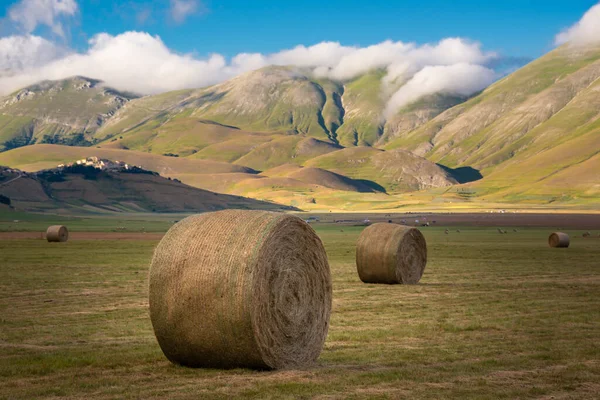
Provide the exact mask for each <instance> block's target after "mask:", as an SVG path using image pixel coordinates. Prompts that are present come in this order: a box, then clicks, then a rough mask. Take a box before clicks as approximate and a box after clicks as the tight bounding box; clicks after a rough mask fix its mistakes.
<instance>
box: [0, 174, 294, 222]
mask: <svg viewBox="0 0 600 400" xmlns="http://www.w3.org/2000/svg"><path fill="white" fill-rule="evenodd" d="M0 195H2V196H4V197H6V198H9V199H10V202H11V205H12V206H13V207H15V208H17V209H19V210H26V211H38V212H39V211H55V210H57V209H61V210H63V211H64V210H68V211H77V212H204V211H215V210H221V209H226V208H240V209H261V210H283V209H289V207H283V206H280V205H277V204H273V203H268V202H264V201H258V200H253V199H247V198H244V197H239V196H231V195H224V194H217V193H213V192H209V191H206V190H202V189H197V188H193V187H190V186H187V185H185V184H182V183H180V182H178V181H175V180H171V179H166V178H163V177H161V176H159V175H158V174H156V173H152V172H150V171H144V170H133V171H128V172H125V171H123V172H115V171H100V170H97V169H94V168H92V167H76V168H75V167H74V168H72V169H68V170H64V171H60V170H56V169H55V170H46V171H43V172H39V173H35V174H31V173H24V172H21V171H18V170H5V169H1V168H0Z"/></svg>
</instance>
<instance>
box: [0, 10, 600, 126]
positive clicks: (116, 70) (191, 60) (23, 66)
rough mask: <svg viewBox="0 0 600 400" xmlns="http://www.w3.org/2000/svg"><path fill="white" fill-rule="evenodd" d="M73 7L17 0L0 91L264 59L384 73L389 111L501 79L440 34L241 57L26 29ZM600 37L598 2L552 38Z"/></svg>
mask: <svg viewBox="0 0 600 400" xmlns="http://www.w3.org/2000/svg"><path fill="white" fill-rule="evenodd" d="M171 6H172V8H171V13H172V17H173V19H175V20H180V21H183V20H184V19H185V18H186V17H187V16H188V15H190V13H194V12H198V11H199V7H200V6H201V3H200V2H199V1H197V0H171ZM77 12H78V4H77V2H76V1H75V0H21V1H20V2H19V3H17V4H16V5H14V6H12V7H11V8H9V10H8V17H9V18H10V20H11V21H13V23H14V24H16V25H17V26H18V27H20V30H21V31H24V32H25V34H23V35H14V36H9V37H4V38H0V94H2V95H3V94H8V93H10V92H12V91H14V90H17V89H19V88H22V87H24V86H27V85H30V84H32V83H35V82H38V81H40V80H44V79H52V80H55V79H64V78H67V77H71V76H74V75H83V76H87V77H90V78H95V79H101V80H103V81H105V82H106V84H107V85H109V86H112V87H115V88H117V89H120V90H127V91H132V92H136V93H140V94H156V93H161V92H165V91H170V90H177V89H184V88H198V87H203V86H208V85H213V84H216V83H219V82H222V81H224V80H227V79H230V78H232V77H235V76H237V75H240V74H242V73H245V72H248V71H252V70H256V69H259V68H262V67H266V66H269V65H293V66H297V67H299V68H304V69H306V70H308V71H310V72H312V73H313V74H314V75H315V76H317V77H327V78H331V79H335V80H340V81H346V80H349V79H352V78H354V77H357V76H359V75H361V74H363V73H365V72H367V71H370V70H373V69H376V68H378V69H383V70H385V77H384V80H383V83H384V85H383V90H382V97H384V99H385V100H386V101H387V107H386V110H385V115H386V117H389V116H390V115H391V114H393V113H394V112H396V111H397V110H398V109H400V108H401V107H403V106H404V105H407V104H410V103H411V102H414V101H416V100H418V99H419V98H420V97H422V96H424V95H428V94H433V93H445V94H452V95H461V96H468V95H471V94H473V93H476V92H478V91H480V90H482V89H484V88H485V87H487V86H488V85H490V84H491V83H492V82H494V81H495V80H496V79H498V78H499V77H500V75H501V74H500V73H499V72H498V71H497V70H496V66H497V65H499V64H500V63H499V60H502V57H500V56H499V55H498V54H496V53H494V52H489V51H484V50H483V49H482V46H481V44H479V43H477V42H472V41H469V40H466V39H463V38H446V39H443V40H441V41H439V42H437V43H433V44H424V45H417V44H415V43H404V42H401V41H396V42H395V41H391V40H387V41H384V42H381V43H377V44H373V45H370V46H366V47H357V46H344V45H342V44H340V43H337V42H321V43H318V44H315V45H312V46H304V45H299V46H296V47H294V48H291V49H284V50H281V51H279V52H276V53H271V54H261V53H241V54H238V55H236V56H234V57H232V58H231V59H227V58H225V57H224V56H223V55H220V54H211V55H208V56H207V57H203V58H201V57H197V56H196V55H193V54H179V53H177V52H175V51H173V50H171V49H169V48H168V47H167V45H166V44H165V43H164V42H163V41H162V40H161V39H160V37H158V36H153V35H151V34H149V33H146V32H135V31H129V32H124V33H122V34H118V35H110V34H108V33H100V34H97V35H95V36H94V37H92V38H91V39H90V40H89V41H88V48H87V49H86V50H84V51H80V52H77V51H74V50H72V49H69V48H67V47H65V46H64V45H61V44H59V43H56V42H52V41H49V40H48V39H45V38H42V37H40V36H35V35H34V34H32V33H33V32H34V30H35V28H36V27H37V26H38V25H45V26H47V27H49V28H50V29H51V31H52V32H54V34H55V35H56V36H58V37H64V36H65V28H64V26H63V22H61V21H64V20H65V18H67V19H68V18H70V17H72V16H73V15H75V14H76V13H77ZM598 39H600V5H597V6H595V7H593V8H592V9H590V10H589V11H588V12H587V13H586V14H585V15H584V16H583V18H582V19H581V20H580V21H579V22H578V23H577V24H575V25H574V26H573V27H571V28H569V29H567V30H565V31H563V32H562V33H560V34H559V35H558V36H557V37H556V42H557V43H558V44H560V43H564V42H576V43H589V42H590V41H595V40H598Z"/></svg>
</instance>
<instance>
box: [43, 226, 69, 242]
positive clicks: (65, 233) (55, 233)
mask: <svg viewBox="0 0 600 400" xmlns="http://www.w3.org/2000/svg"><path fill="white" fill-rule="evenodd" d="M46 240H47V241H49V242H66V241H67V240H69V230H68V229H67V227H66V226H63V225H52V226H49V227H48V229H46Z"/></svg>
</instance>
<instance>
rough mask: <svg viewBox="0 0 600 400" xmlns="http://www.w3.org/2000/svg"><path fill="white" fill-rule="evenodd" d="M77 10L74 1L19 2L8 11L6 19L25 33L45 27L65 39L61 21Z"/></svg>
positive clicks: (27, 0)
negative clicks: (41, 26)
mask: <svg viewBox="0 0 600 400" xmlns="http://www.w3.org/2000/svg"><path fill="white" fill-rule="evenodd" d="M77 10H78V6H77V2H76V1H75V0H21V1H20V2H18V3H17V4H15V5H14V6H12V7H11V8H10V9H9V10H8V17H9V18H10V20H11V21H13V22H14V23H15V24H17V25H19V26H20V27H21V28H22V29H23V30H25V32H26V33H32V32H33V31H34V30H35V29H36V28H37V27H38V26H39V25H45V26H47V27H49V28H50V29H51V30H52V32H54V33H55V34H56V35H58V36H60V37H65V31H64V28H63V24H62V22H61V19H62V18H64V17H72V16H74V15H75V13H76V12H77Z"/></svg>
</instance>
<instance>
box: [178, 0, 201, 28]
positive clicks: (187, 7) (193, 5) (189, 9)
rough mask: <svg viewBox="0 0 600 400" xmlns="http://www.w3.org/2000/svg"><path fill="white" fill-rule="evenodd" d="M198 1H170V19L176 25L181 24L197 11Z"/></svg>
mask: <svg viewBox="0 0 600 400" xmlns="http://www.w3.org/2000/svg"><path fill="white" fill-rule="evenodd" d="M199 7H200V3H199V2H198V0H171V17H172V18H173V20H174V21H175V22H177V23H182V22H183V21H185V19H186V18H187V17H188V16H190V15H192V14H194V13H196V12H197V11H198V10H199Z"/></svg>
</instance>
